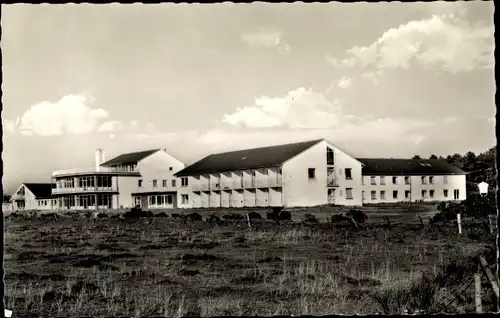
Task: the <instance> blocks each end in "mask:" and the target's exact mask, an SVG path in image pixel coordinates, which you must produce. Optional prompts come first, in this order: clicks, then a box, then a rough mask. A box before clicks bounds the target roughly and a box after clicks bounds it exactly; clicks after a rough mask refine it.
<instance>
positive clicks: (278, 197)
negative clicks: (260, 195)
mask: <svg viewBox="0 0 500 318" xmlns="http://www.w3.org/2000/svg"><path fill="white" fill-rule="evenodd" d="M282 195H283V191H282V189H281V188H272V189H269V206H282V205H283V201H282Z"/></svg>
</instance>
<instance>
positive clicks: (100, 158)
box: [95, 149, 104, 172]
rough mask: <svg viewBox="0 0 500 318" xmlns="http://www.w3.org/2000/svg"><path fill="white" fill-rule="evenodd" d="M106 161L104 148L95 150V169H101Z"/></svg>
mask: <svg viewBox="0 0 500 318" xmlns="http://www.w3.org/2000/svg"><path fill="white" fill-rule="evenodd" d="M102 163H104V149H97V150H96V151H95V170H96V171H98V172H99V171H101V164H102Z"/></svg>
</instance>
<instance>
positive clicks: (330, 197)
mask: <svg viewBox="0 0 500 318" xmlns="http://www.w3.org/2000/svg"><path fill="white" fill-rule="evenodd" d="M328 203H329V204H334V203H335V189H328Z"/></svg>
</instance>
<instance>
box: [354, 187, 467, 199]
mask: <svg viewBox="0 0 500 318" xmlns="http://www.w3.org/2000/svg"><path fill="white" fill-rule="evenodd" d="M404 193H405V199H410V198H411V191H408V190H406V191H405V192H404ZM346 194H347V189H346ZM370 194H371V199H372V200H377V191H371V192H370ZM421 194H422V199H427V198H430V199H433V198H435V191H434V190H429V191H427V190H422V193H421ZM361 196H362V198H363V199H365V191H362V193H361ZM443 197H445V198H448V190H443ZM459 197H460V192H459V190H458V189H455V190H453V199H454V200H458V199H459ZM392 198H393V199H398V198H399V191H397V190H395V191H392ZM385 199H386V196H385V191H383V190H382V191H380V200H385Z"/></svg>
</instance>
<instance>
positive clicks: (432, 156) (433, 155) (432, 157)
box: [429, 154, 438, 159]
mask: <svg viewBox="0 0 500 318" xmlns="http://www.w3.org/2000/svg"><path fill="white" fill-rule="evenodd" d="M437 158H438V157H437V156H436V155H435V154H432V155H431V156H430V157H429V159H437Z"/></svg>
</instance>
